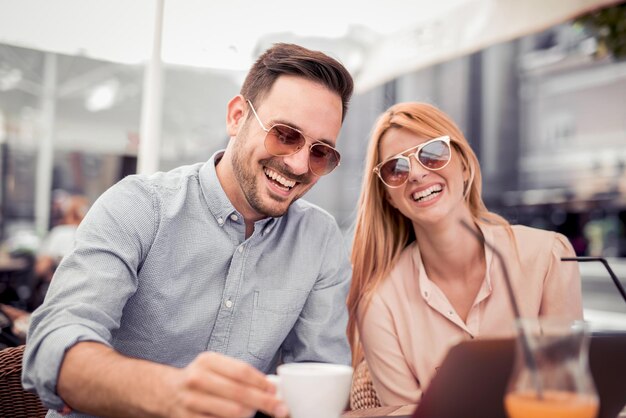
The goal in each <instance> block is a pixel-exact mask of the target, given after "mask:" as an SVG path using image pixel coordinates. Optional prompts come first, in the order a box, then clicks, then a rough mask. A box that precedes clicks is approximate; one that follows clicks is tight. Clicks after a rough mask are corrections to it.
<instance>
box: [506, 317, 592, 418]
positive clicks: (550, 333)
mask: <svg viewBox="0 0 626 418" xmlns="http://www.w3.org/2000/svg"><path fill="white" fill-rule="evenodd" d="M518 326H519V330H520V333H523V334H525V338H526V343H524V341H523V337H522V336H520V338H519V339H518V347H517V352H516V361H515V366H514V368H513V372H512V374H511V378H510V381H509V386H508V388H507V391H506V394H505V397H504V407H505V409H506V412H507V414H508V416H509V418H531V417H532V418H544V417H546V418H595V417H596V416H597V414H598V409H599V405H598V394H597V392H596V389H595V385H594V383H593V379H592V377H591V371H590V370H589V331H588V327H587V324H586V323H585V322H584V321H571V320H561V319H556V318H540V319H521V320H519V322H518ZM520 335H521V334H520ZM524 344H526V346H524Z"/></svg>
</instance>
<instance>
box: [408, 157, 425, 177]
mask: <svg viewBox="0 0 626 418" xmlns="http://www.w3.org/2000/svg"><path fill="white" fill-rule="evenodd" d="M409 162H410V165H409V181H410V182H415V181H421V180H422V179H423V178H424V177H426V176H427V175H428V174H429V173H430V170H428V169H427V168H424V166H423V165H421V164H420V163H419V161H417V157H416V156H415V154H411V155H409Z"/></svg>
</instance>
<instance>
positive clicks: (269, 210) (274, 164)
mask: <svg viewBox="0 0 626 418" xmlns="http://www.w3.org/2000/svg"><path fill="white" fill-rule="evenodd" d="M235 140H236V141H238V143H237V144H236V145H235V147H234V150H233V151H234V152H233V155H232V159H231V164H232V166H233V172H234V174H235V178H236V179H237V182H238V183H239V187H240V188H241V191H242V192H243V195H244V197H245V198H246V200H247V202H248V204H249V205H250V207H251V208H252V209H254V211H255V212H257V213H258V214H260V215H264V216H268V217H273V218H276V217H279V216H283V215H284V214H285V213H286V212H287V210H288V209H289V206H291V204H292V203H293V202H295V201H296V200H298V199H299V198H300V197H301V196H302V194H304V193H301V194H300V195H295V197H293V198H292V200H291V202H289V204H288V205H287V206H285V207H282V206H281V207H277V206H275V205H266V204H264V203H263V200H262V198H261V196H260V194H259V187H258V182H257V177H256V175H255V171H254V168H255V166H256V164H257V163H256V162H251V161H250V158H249V157H248V155H246V153H245V150H244V147H243V143H242V142H243V141H242V138H241V137H239V138H236V139H235ZM279 158H280V157H272V158H268V159H264V160H261V161H259V162H258V164H259V166H265V167H269V168H272V169H273V170H275V171H277V172H279V173H281V174H283V175H285V176H286V177H288V178H290V179H293V180H296V181H297V182H299V183H301V184H304V185H306V184H308V183H310V182H311V178H310V175H309V173H307V174H304V175H294V174H292V173H291V172H290V171H289V170H288V169H287V168H286V167H285V166H284V164H281V163H280V162H279V161H278V159H279ZM305 191H306V190H305ZM270 199H272V197H271V196H270ZM274 201H275V202H277V203H279V202H280V201H279V200H276V199H274Z"/></svg>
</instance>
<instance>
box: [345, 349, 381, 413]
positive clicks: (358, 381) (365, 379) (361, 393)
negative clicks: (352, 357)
mask: <svg viewBox="0 0 626 418" xmlns="http://www.w3.org/2000/svg"><path fill="white" fill-rule="evenodd" d="M379 406H381V405H380V400H379V399H378V395H377V394H376V389H374V384H373V383H372V377H371V376H370V369H369V367H367V363H366V362H365V360H363V361H362V362H361V363H359V365H358V366H357V367H356V369H355V371H354V375H353V376H352V389H351V390H350V409H352V410H355V409H368V408H378V407H379Z"/></svg>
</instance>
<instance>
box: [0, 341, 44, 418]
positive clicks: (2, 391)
mask: <svg viewBox="0 0 626 418" xmlns="http://www.w3.org/2000/svg"><path fill="white" fill-rule="evenodd" d="M23 355H24V346H23V345H20V346H19V347H9V348H5V349H4V350H0V417H7V418H8V417H11V418H39V417H45V416H46V413H47V412H48V410H47V409H45V408H44V406H43V405H42V404H41V401H40V400H39V398H38V397H37V395H35V394H33V393H30V392H26V391H25V390H24V389H23V388H22V380H21V379H22V357H23Z"/></svg>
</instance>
